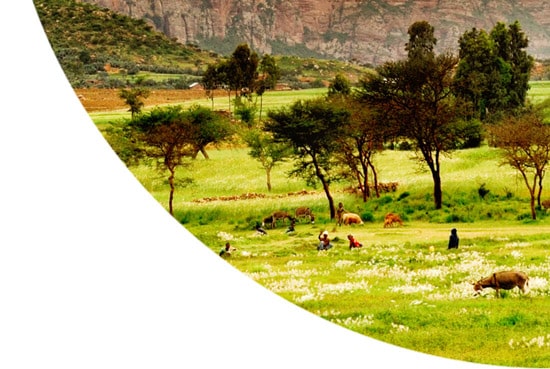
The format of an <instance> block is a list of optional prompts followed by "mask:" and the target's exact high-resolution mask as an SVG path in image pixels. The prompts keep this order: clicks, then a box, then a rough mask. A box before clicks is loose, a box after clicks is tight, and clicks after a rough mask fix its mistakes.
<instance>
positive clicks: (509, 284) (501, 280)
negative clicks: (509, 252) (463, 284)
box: [474, 271, 529, 297]
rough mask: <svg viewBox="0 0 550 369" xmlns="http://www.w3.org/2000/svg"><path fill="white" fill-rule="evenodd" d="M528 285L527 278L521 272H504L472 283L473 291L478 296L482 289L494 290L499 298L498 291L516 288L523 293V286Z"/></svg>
mask: <svg viewBox="0 0 550 369" xmlns="http://www.w3.org/2000/svg"><path fill="white" fill-rule="evenodd" d="M528 285H529V277H528V276H527V274H525V273H523V272H517V271H504V272H497V273H493V274H492V275H491V276H490V277H487V278H483V279H480V280H479V281H477V282H476V283H474V291H476V293H478V294H479V291H481V290H483V289H484V288H488V287H490V288H494V289H495V290H496V296H497V297H500V290H501V289H503V290H511V289H513V288H514V287H516V286H517V287H518V288H519V289H520V290H521V292H523V293H525V286H528Z"/></svg>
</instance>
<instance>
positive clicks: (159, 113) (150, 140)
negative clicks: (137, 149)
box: [128, 106, 197, 215]
mask: <svg viewBox="0 0 550 369" xmlns="http://www.w3.org/2000/svg"><path fill="white" fill-rule="evenodd" d="M128 128H129V130H130V131H131V133H132V136H133V139H134V140H135V141H136V142H138V143H139V144H140V146H141V152H142V155H144V156H145V157H147V158H150V159H153V160H154V161H155V162H156V163H157V164H158V165H159V166H160V168H161V169H164V170H168V172H169V175H168V183H169V185H170V196H169V200H168V207H169V212H170V214H171V215H173V214H174V210H173V200H174V192H175V189H176V180H175V179H176V169H177V168H178V167H180V166H183V165H185V164H186V163H185V158H187V157H190V156H191V155H192V154H193V152H194V149H195V146H194V139H195V137H196V136H197V133H196V131H197V127H196V126H195V125H193V124H192V119H190V116H189V114H188V113H187V112H185V111H184V110H183V109H182V107H181V106H168V107H163V108H159V107H157V108H154V109H153V110H151V111H150V112H148V113H146V114H140V115H137V116H136V117H135V118H134V119H132V120H131V121H130V123H129V127H128Z"/></svg>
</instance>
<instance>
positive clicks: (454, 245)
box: [447, 228, 459, 250]
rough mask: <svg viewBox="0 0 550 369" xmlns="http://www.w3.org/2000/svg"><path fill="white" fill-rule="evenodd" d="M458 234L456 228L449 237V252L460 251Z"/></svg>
mask: <svg viewBox="0 0 550 369" xmlns="http://www.w3.org/2000/svg"><path fill="white" fill-rule="evenodd" d="M458 241H459V238H458V234H457V231H456V228H453V229H451V236H450V237H449V246H448V247H447V249H448V250H450V249H458Z"/></svg>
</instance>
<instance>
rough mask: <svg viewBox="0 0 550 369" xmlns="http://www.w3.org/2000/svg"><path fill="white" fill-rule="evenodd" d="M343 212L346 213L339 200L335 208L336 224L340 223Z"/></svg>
mask: <svg viewBox="0 0 550 369" xmlns="http://www.w3.org/2000/svg"><path fill="white" fill-rule="evenodd" d="M344 213H347V211H346V209H344V204H342V203H341V202H340V203H338V209H336V223H337V224H338V225H342V220H343V218H344Z"/></svg>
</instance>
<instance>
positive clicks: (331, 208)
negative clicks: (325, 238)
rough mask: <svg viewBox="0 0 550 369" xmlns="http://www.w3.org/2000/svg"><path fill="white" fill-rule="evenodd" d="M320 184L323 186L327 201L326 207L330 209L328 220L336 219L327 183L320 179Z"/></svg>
mask: <svg viewBox="0 0 550 369" xmlns="http://www.w3.org/2000/svg"><path fill="white" fill-rule="evenodd" d="M321 183H322V184H323V190H324V191H325V194H326V195H327V200H328V207H329V209H330V219H331V220H332V219H334V218H335V217H336V208H335V207H334V199H333V198H332V195H331V194H330V188H329V185H328V183H327V182H326V181H325V180H324V179H321Z"/></svg>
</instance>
